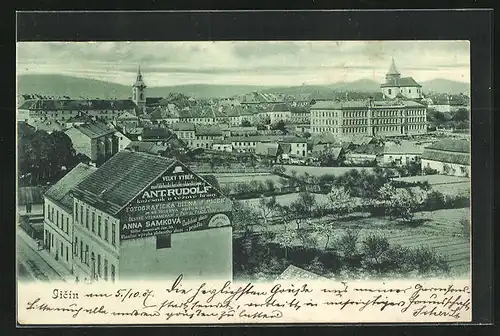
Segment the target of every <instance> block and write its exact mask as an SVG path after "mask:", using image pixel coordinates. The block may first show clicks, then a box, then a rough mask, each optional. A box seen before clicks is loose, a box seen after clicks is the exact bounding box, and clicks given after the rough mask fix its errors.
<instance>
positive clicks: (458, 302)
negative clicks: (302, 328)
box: [16, 40, 473, 325]
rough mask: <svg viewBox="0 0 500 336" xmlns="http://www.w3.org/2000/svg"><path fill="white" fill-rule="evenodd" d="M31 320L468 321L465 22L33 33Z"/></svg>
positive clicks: (23, 113)
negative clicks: (118, 34) (364, 34)
mask: <svg viewBox="0 0 500 336" xmlns="http://www.w3.org/2000/svg"><path fill="white" fill-rule="evenodd" d="M17 81H18V87H17V99H18V101H17V141H18V145H17V172H18V179H17V185H18V189H17V190H18V195H17V215H18V216H17V223H16V242H17V271H18V283H17V320H18V323H19V325H94V324H96V325H102V324H222V325H223V324H235V323H236V324H249V323H267V324H269V323H271V324H286V323H360V322H378V323H380V322H384V323H391V322H405V323H414V322H468V321H471V316H472V309H471V302H472V299H473V295H472V291H471V288H472V287H471V206H470V172H471V163H470V156H471V154H470V151H471V150H470V111H471V104H470V46H469V41H465V40H435V41H425V40H411V41H410V40H408V41H399V40H398V41H396V40H380V41H363V40H359V41H178V42H174V41H170V42H169V41H161V42H160V41H159V42H144V41H142V42H141V41H122V42H18V43H17Z"/></svg>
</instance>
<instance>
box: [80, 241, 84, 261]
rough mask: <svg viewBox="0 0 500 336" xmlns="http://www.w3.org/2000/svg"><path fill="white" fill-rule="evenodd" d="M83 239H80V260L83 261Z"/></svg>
mask: <svg viewBox="0 0 500 336" xmlns="http://www.w3.org/2000/svg"><path fill="white" fill-rule="evenodd" d="M83 255H84V253H83V241H81V240H80V261H81V262H82V263H83Z"/></svg>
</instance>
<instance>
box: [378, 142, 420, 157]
mask: <svg viewBox="0 0 500 336" xmlns="http://www.w3.org/2000/svg"><path fill="white" fill-rule="evenodd" d="M423 152H424V149H423V148H422V147H420V146H417V145H415V144H413V143H411V142H402V143H400V144H386V145H385V146H384V154H422V153H423Z"/></svg>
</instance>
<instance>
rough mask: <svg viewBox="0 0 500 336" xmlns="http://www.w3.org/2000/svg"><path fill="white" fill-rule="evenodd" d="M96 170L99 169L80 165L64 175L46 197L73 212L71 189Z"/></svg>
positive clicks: (48, 191)
mask: <svg viewBox="0 0 500 336" xmlns="http://www.w3.org/2000/svg"><path fill="white" fill-rule="evenodd" d="M96 170H97V168H95V167H92V166H89V165H86V164H84V163H79V164H78V165H77V166H76V167H75V168H73V169H72V170H71V171H69V172H68V173H67V174H66V175H64V177H63V178H62V179H60V180H59V181H57V183H56V184H54V185H53V186H52V187H50V189H49V190H47V192H46V193H45V196H46V197H47V198H49V199H51V200H52V201H53V202H56V203H58V204H59V205H60V206H62V207H64V208H65V209H67V210H68V211H72V210H71V209H73V196H71V194H70V191H71V189H73V187H75V186H76V185H77V184H78V183H80V182H81V181H83V180H84V179H85V178H86V177H88V176H89V175H90V174H92V173H93V172H94V171H96Z"/></svg>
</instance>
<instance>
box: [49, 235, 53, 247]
mask: <svg viewBox="0 0 500 336" xmlns="http://www.w3.org/2000/svg"><path fill="white" fill-rule="evenodd" d="M50 246H52V247H54V235H53V234H51V235H50Z"/></svg>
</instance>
